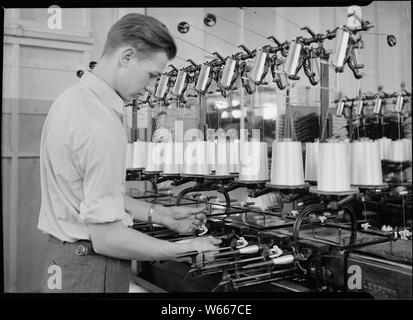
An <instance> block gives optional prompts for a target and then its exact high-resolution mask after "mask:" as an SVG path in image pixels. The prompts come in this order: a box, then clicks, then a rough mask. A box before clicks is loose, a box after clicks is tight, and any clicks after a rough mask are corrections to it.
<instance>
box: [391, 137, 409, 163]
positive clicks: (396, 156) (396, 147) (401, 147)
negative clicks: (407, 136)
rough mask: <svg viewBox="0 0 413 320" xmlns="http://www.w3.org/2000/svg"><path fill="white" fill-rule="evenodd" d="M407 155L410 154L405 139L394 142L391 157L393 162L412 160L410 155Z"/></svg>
mask: <svg viewBox="0 0 413 320" xmlns="http://www.w3.org/2000/svg"><path fill="white" fill-rule="evenodd" d="M407 153H408V150H407V146H406V143H405V141H403V139H402V140H395V141H392V144H391V155H390V160H391V161H398V162H403V161H408V160H409V158H410V155H408V154H407Z"/></svg>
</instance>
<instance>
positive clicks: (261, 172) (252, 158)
mask: <svg viewBox="0 0 413 320" xmlns="http://www.w3.org/2000/svg"><path fill="white" fill-rule="evenodd" d="M239 180H241V181H266V180H268V144H267V142H259V141H249V142H247V141H242V142H240V174H239Z"/></svg>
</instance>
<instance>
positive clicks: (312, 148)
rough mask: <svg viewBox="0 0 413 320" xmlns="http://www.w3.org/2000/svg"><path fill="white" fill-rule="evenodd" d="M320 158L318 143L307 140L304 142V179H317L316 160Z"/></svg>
mask: <svg viewBox="0 0 413 320" xmlns="http://www.w3.org/2000/svg"><path fill="white" fill-rule="evenodd" d="M319 158H320V143H319V142H307V143H306V144H305V176H304V179H305V180H306V181H317V174H318V162H319Z"/></svg>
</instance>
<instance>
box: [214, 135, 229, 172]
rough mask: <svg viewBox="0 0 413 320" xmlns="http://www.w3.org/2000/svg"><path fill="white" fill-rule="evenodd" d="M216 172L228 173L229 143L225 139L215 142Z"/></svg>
mask: <svg viewBox="0 0 413 320" xmlns="http://www.w3.org/2000/svg"><path fill="white" fill-rule="evenodd" d="M216 147H217V148H216V172H215V174H216V175H217V176H224V175H229V173H230V169H231V168H230V162H229V144H228V143H227V142H226V141H218V143H217V144H216Z"/></svg>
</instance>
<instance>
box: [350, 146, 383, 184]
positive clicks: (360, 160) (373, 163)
mask: <svg viewBox="0 0 413 320" xmlns="http://www.w3.org/2000/svg"><path fill="white" fill-rule="evenodd" d="M350 183H351V184H352V185H363V186H369V185H381V184H383V173H382V170H381V157H380V146H379V145H378V144H377V143H375V142H373V141H355V142H352V143H350Z"/></svg>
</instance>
